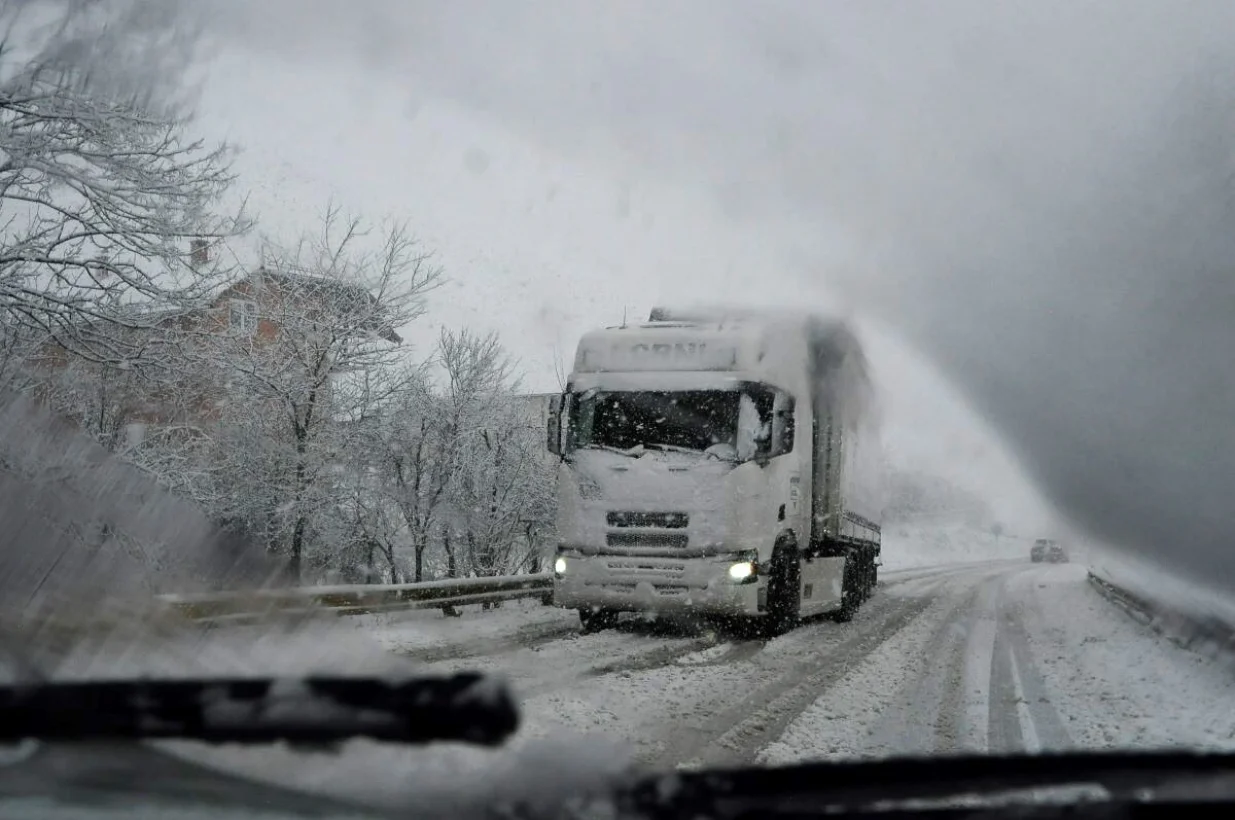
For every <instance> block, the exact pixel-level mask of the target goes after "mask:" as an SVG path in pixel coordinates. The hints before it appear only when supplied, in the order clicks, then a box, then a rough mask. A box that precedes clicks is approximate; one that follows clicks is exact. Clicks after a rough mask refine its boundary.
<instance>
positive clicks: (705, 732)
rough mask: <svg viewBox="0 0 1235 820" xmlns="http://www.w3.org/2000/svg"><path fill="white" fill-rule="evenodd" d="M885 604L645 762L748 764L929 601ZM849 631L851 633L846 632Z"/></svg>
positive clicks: (663, 764)
mask: <svg viewBox="0 0 1235 820" xmlns="http://www.w3.org/2000/svg"><path fill="white" fill-rule="evenodd" d="M887 602H888V605H887V609H886V611H884V612H882V613H880V615H879V616H878V617H876V618H875V619H872V620H870V621H867V622H865V623H863V622H862V621H860V620H858V619H855V620H854V621H852V622H850V623H849V624H846V625H844V626H843V627H841V628H840V630H838V631H842V630H843V631H849V632H850V634H848V635H847V636H846V637H844V638H843V639H842V640H841V641H840V642H839V643H838V644H837V645H836V646H834V647H831V648H829V649H828V651H827V652H826V654H822V655H819V656H812V657H810V658H808V659H807V660H804V661H800V662H798V663H796V664H794V665H793V666H791V667H789V668H788V669H786V670H785V671H784V672H782V673H781V674H779V675H778V676H776V677H775V678H774V679H773V680H772V681H771V682H770V683H767V684H764V685H763V686H760V687H759V688H757V689H755V690H754V691H752V692H749V693H747V694H745V695H744V696H742V697H740V698H739V699H737V700H736V702H734V703H733V705H732V706H730V707H729V708H727V709H724V710H723V711H721V712H720V713H719V714H717V715H715V716H714V717H713V718H712V719H711V720H709V721H708V722H707V724H706V725H705V726H703V727H702V728H701V729H699V730H695V731H691V732H681V733H676V734H675V737H674V738H673V739H671V740H670V742H669V743H668V744H667V745H666V747H665V748H664V749H663V750H662V751H661V752H660V753H659V754H657V755H656V759H655V760H652V761H648V762H651V763H653V764H654V765H657V766H660V767H662V768H671V767H673V766H675V765H679V764H681V765H684V766H686V767H695V766H707V767H723V766H733V765H742V764H745V763H748V762H750V761H752V760H753V759H754V757H755V755H756V754H757V753H758V751H759V750H760V749H761V748H763V746H764V745H766V744H767V743H768V742H769V741H771V740H774V739H775V738H777V737H779V736H780V734H781V733H782V732H783V731H784V729H785V727H787V726H788V725H789V723H790V722H791V721H792V720H793V719H794V718H795V717H797V716H798V714H800V713H801V711H802V710H803V709H805V708H806V707H807V706H809V705H810V704H811V703H813V702H814V701H815V700H816V699H817V698H818V697H819V696H820V695H821V694H822V693H823V692H825V691H826V690H827V689H828V688H829V687H831V686H832V685H833V684H835V683H836V682H837V681H838V680H840V679H841V678H843V677H844V676H845V674H846V673H847V672H848V671H849V669H850V668H851V667H852V666H853V665H855V664H856V663H858V662H859V661H860V660H861V659H862V658H863V657H865V656H866V655H868V654H869V653H871V652H873V651H874V650H875V649H877V648H878V647H879V646H880V645H881V644H882V643H883V642H884V641H886V640H887V639H888V638H890V637H892V636H893V635H895V634H896V633H897V632H898V631H900V630H901V629H902V628H904V627H905V626H906V625H907V624H909V623H910V622H911V621H913V620H914V619H915V618H917V617H918V615H920V614H921V612H922V611H923V610H924V609H926V608H927V607H928V606H929V605H930V604H931V602H932V599H930V598H903V599H887ZM860 618H861V614H859V619H860ZM854 627H856V628H854ZM851 628H854V629H852V631H850V630H851ZM683 761H685V762H684V763H683Z"/></svg>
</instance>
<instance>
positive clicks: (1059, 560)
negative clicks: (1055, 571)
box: [1029, 538, 1068, 564]
mask: <svg viewBox="0 0 1235 820" xmlns="http://www.w3.org/2000/svg"><path fill="white" fill-rule="evenodd" d="M1029 560H1030V561H1033V562H1034V563H1035V564H1036V563H1038V562H1040V561H1047V562H1050V563H1052V564H1066V563H1068V553H1067V552H1065V551H1064V548H1063V544H1061V543H1059V542H1058V541H1055V540H1052V539H1050V538H1039V539H1038V540H1037V541H1034V542H1033V547H1032V548H1031V549H1030V550H1029Z"/></svg>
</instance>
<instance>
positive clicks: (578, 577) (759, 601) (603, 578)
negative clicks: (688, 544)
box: [553, 555, 766, 615]
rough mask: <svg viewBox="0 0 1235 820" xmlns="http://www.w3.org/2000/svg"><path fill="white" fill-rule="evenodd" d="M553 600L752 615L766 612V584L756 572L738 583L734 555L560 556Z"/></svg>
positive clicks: (557, 602) (631, 609) (559, 603)
mask: <svg viewBox="0 0 1235 820" xmlns="http://www.w3.org/2000/svg"><path fill="white" fill-rule="evenodd" d="M560 557H561V558H562V559H563V561H564V564H565V566H564V569H565V571H564V572H561V573H555V577H554V583H553V602H554V604H555V605H557V606H560V607H565V608H567V609H584V608H597V609H609V610H614V611H618V612H690V613H696V614H700V615H710V614H716V615H754V614H758V613H760V612H762V611H763V605H764V600H765V594H766V592H765V590H766V585H765V584H764V583H762V582H761V581H760V580H759V579H758V577H757V576H752V577H750V578H748V579H746V580H744V581H735V580H734V579H733V578H731V577H730V575H729V567H731V566H732V565H733V564H734V563H735V561H736V560H739V559H732V558H721V559H717V558H708V559H703V560H681V559H673V558H642V557H638V558H636V557H631V556H625V555H620V556H619V555H590V556H570V555H566V556H560Z"/></svg>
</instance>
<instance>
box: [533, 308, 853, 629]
mask: <svg viewBox="0 0 1235 820" xmlns="http://www.w3.org/2000/svg"><path fill="white" fill-rule="evenodd" d="M796 329H797V330H801V328H800V327H798V328H796ZM794 331H795V326H793V325H792V324H789V325H787V326H786V325H778V324H776V323H773V322H767V321H758V320H753V321H752V320H750V319H745V320H744V319H739V318H733V317H725V318H722V319H719V320H711V321H699V320H695V321H681V320H678V321H673V320H661V321H655V314H654V320H653V321H650V322H648V323H645V324H641V325H637V326H633V327H631V326H626V327H621V328H609V329H606V330H602V331H596V332H594V333H591V334H588V335H587V336H585V337H584V338H583V339H582V340H581V341H580V344H579V349H578V352H577V355H576V359H575V367H574V370H573V371H572V374H571V377H570V381H569V383H568V386H567V389H566V391H565V393H564V394H563V395H562V396H561V397H560V398H558V399H557V400H556V401H555V403H554V406H553V408H552V412H551V420H550V424H549V442H548V444H549V449H550V450H551V451H553V452H554V453H556V454H558V455H559V456H560V467H559V481H558V488H559V489H558V493H559V498H558V512H557V532H558V538H559V543H558V549H557V555H556V558H555V562H554V575H555V586H554V600H555V602H556V603H557V604H558V605H559V606H563V607H569V608H574V609H577V610H578V611H579V613H580V618H581V621H582V622H583V624H584V626H585V628H594V627H599V626H604V625H608V624H610V623H612V622H613V621H614V620H615V619H616V615H617V613H620V612H623V611H636V612H641V611H651V612H673V611H685V612H694V613H699V614H710V615H721V616H728V617H735V618H748V617H749V618H756V619H758V618H762V619H764V620H765V621H767V622H769V623H770V622H775V623H776V624H777V628H780V629H783V628H787V626H788V625H791V624H792V623H795V622H796V620H797V619H798V618H799V617H801V616H802V615H804V614H815V613H818V612H825V611H832V610H838V609H844V608H845V607H846V606H848V607H850V608H853V607H856V604H857V603H860V600H861V599H863V598H864V597H865V596H866V595H868V594H869V592H870V590H871V588H872V587H873V583H874V578H873V576H874V556H875V555H877V548H874V549H872V547H871V545H870V544H869V543H867V544H865V545H864V546H862V547H859V546H858V545H856V544H843V543H841V541H840V539H838V538H831V537H828V536H829V534H830V533H832V532H836V533H840V532H842V531H845V532H848V533H850V534H852V532H853V531H854V530H855V526H854V525H853V523H852V521H850V526H849V527H848V528H847V529H846V528H844V527H843V525H842V522H843V521H845V520H849V519H854V518H856V519H859V520H862V521H866V522H867V523H870V522H869V520H868V519H865V518H863V517H862V516H860V515H858V514H857V513H856V512H855V511H854V510H853V509H844V510H843V511H844V512H848V513H849V516H848V518H843V517H838V518H835V519H832V520H830V521H829V520H828V512H829V510H828V505H832V506H835V507H838V508H844V507H845V504H844V503H843V502H844V499H845V497H846V496H845V494H844V493H843V492H842V489H843V488H842V486H841V485H840V483H839V482H838V480H837V479H838V476H839V471H840V465H841V463H842V462H843V459H842V458H841V453H840V452H839V449H840V447H839V446H834V445H838V441H833V439H838V440H839V438H840V435H839V433H838V431H837V429H836V428H837V424H836V421H837V420H836V419H835V418H833V417H831V416H828V417H827V418H825V419H824V424H823V426H822V427H821V426H820V424H819V423H818V422H819V418H818V417H819V413H818V412H817V411H818V409H819V408H820V407H822V406H824V404H823V401H822V399H823V397H824V395H825V394H824V393H821V392H820V391H818V390H813V389H812V387H813V385H812V379H811V372H810V371H811V368H810V366H809V365H810V363H811V361H810V357H809V356H808V355H807V347H808V345H807V343H806V336H805V335H803V334H801V333H795V332H794ZM839 383H840V382H839V381H838V382H837V384H839ZM834 386H836V385H834ZM851 447H852V443H851ZM820 459H823V460H824V461H823V462H821V461H820ZM858 474H859V472H858V471H855V472H854V475H858ZM812 484H814V485H815V489H816V492H815V493H813V494H812ZM825 485H827V486H825ZM829 492H830V494H829ZM842 515H843V513H842ZM817 519H822V520H817ZM829 523H831V524H832V525H833V526H832V527H831V528H829V527H828V526H827V525H828V524H829ZM876 544H877V542H876ZM855 554H856V555H858V557H857V558H855V557H854V556H855ZM863 560H865V561H866V562H867V563H869V564H870V567H869V569H868V570H867V571H866V572H865V573H862V572H859V571H858V569H856V568H855V567H856V566H857V564H859V563H861V562H862V561H863ZM847 562H848V563H849V564H850V565H851V566H850V567H849V569H848V574H849V576H851V577H850V579H849V587H850V589H848V590H847V589H846V571H847V570H846V564H847ZM847 592H848V595H847V594H846V593H847Z"/></svg>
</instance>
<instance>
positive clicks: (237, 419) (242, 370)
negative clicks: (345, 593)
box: [205, 206, 440, 578]
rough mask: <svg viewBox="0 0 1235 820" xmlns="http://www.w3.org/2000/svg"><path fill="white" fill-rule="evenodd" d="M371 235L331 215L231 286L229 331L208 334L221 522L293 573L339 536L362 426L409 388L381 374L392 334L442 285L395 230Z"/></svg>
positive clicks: (392, 369) (394, 365)
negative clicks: (250, 537)
mask: <svg viewBox="0 0 1235 820" xmlns="http://www.w3.org/2000/svg"><path fill="white" fill-rule="evenodd" d="M369 240H370V236H369V233H368V231H367V229H366V228H365V226H364V224H363V223H362V222H361V221H359V220H357V219H345V218H343V217H342V216H341V214H340V211H339V209H338V208H336V207H333V206H330V207H328V208H327V209H326V211H325V213H324V216H323V219H322V225H321V230H320V231H319V232H318V233H317V234H316V235H312V236H309V237H306V238H305V239H304V240H302V241H301V242H300V243H299V244H298V245H297V246H295V247H293V248H290V249H284V250H276V251H273V252H272V253H270V254H269V255H268V258H267V259H266V260H265V262H264V263H263V264H262V266H261V268H259V269H258V270H257V271H255V272H254V273H253V274H252V275H250V276H249V277H248V278H247V280H246V281H245V282H243V283H242V284H241V285H239V286H237V287H235V288H233V295H234V297H235V298H233V299H229V300H228V302H229V303H228V306H227V311H228V316H229V321H230V322H231V325H230V327H231V328H232V332H231V333H225V334H214V335H212V336H210V337H209V338H210V340H211V344H212V345H213V346H212V348H211V349H210V350H209V352H208V356H207V357H206V359H205V361H206V362H207V363H208V362H211V361H213V362H214V363H216V366H217V367H218V368H220V375H219V378H220V379H221V380H222V381H223V383H224V386H225V388H226V389H224V390H222V391H221V395H222V396H224V397H225V399H224V400H223V401H221V402H220V406H219V409H218V414H219V421H220V424H219V425H218V426H219V429H220V430H221V433H220V445H221V447H220V455H221V456H222V457H224V458H225V459H226V464H227V466H226V468H225V472H226V473H227V474H228V475H229V477H230V479H231V480H232V482H233V486H234V490H233V498H232V507H231V510H230V511H229V512H230V515H229V516H228V517H229V518H233V517H234V518H239V519H244V520H248V521H251V522H254V523H255V524H257V525H259V526H260V528H261V529H263V530H264V531H265V534H266V536H267V540H268V543H269V544H270V545H271V547H272V548H275V549H278V550H281V551H285V552H286V553H287V555H288V573H289V576H290V577H291V578H299V577H300V576H301V567H302V562H303V560H304V557H305V554H306V549H307V546H308V544H309V543H310V541H312V540H313V539H314V536H318V538H317V540H318V541H324V540H326V539H325V538H324V537H323V536H325V535H326V534H327V533H328V531H329V532H330V534H334V535H337V534H338V533H337V527H336V525H337V523H338V521H337V518H338V516H337V512H338V509H339V507H338V505H339V503H341V502H340V498H341V496H342V495H343V494H344V488H343V487H342V484H343V483H344V482H342V481H340V479H339V476H340V474H341V473H342V472H343V469H344V462H345V460H346V459H347V458H348V454H349V453H350V452H351V450H352V449H353V448H355V447H358V446H361V445H362V444H363V443H364V441H365V425H364V422H365V421H366V419H367V418H369V417H370V416H371V415H372V413H374V412H375V409H376V408H380V407H383V406H388V405H391V404H394V403H396V402H397V401H398V399H399V397H400V395H401V394H402V393H404V392H407V391H409V390H411V389H412V388H413V387H414V385H413V384H412V382H411V380H410V379H401V378H388V377H387V376H389V374H394V373H398V372H399V371H398V365H399V363H400V362H401V361H402V360H403V359H404V358H405V357H406V351H405V350H403V349H401V348H400V343H401V341H402V340H401V338H400V337H399V335H398V332H397V329H398V328H400V327H404V326H406V325H407V324H409V323H411V322H412V321H413V320H415V319H416V318H417V317H419V316H420V315H421V314H422V313H423V312H424V308H425V296H426V294H427V293H428V292H429V291H430V290H432V289H433V288H434V287H435V286H436V285H437V283H438V281H439V280H440V271H439V270H438V269H437V268H436V267H434V266H433V265H431V264H430V261H429V257H428V255H427V254H425V253H424V252H422V251H421V250H420V248H419V245H418V244H417V243H416V242H415V241H414V240H413V239H412V238H411V237H410V235H409V234H408V232H407V230H406V228H405V227H403V226H402V225H390V226H387V227H386V228H385V230H384V231H383V232H382V234H381V237H380V241H379V242H377V243H371V242H370V241H369ZM237 302H240V303H242V304H241V309H240V311H239V314H237V312H236V307H237V305H236V303H237ZM250 312H251V313H252V318H251V320H250V319H249V318H245V317H247V316H248V315H249V313H250ZM238 315H239V316H240V317H241V318H239V319H238V318H237V316H238ZM339 546H340V545H338V544H336V545H335V548H336V549H337V548H339ZM324 563H329V556H327V557H326V560H325V562H324Z"/></svg>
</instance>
